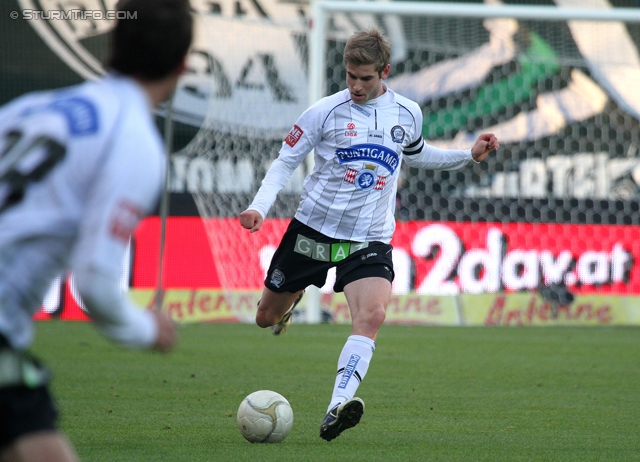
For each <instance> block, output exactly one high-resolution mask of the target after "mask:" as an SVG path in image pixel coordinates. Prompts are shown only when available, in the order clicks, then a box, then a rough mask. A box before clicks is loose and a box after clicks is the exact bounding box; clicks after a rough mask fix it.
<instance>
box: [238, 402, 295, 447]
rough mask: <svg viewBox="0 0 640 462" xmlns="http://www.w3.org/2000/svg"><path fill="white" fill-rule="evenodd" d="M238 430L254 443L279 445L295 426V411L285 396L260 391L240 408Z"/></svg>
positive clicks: (241, 404)
mask: <svg viewBox="0 0 640 462" xmlns="http://www.w3.org/2000/svg"><path fill="white" fill-rule="evenodd" d="M237 420H238V429H239V430H240V433H242V436H244V437H245V438H246V440H247V441H250V442H252V443H279V442H280V441H282V440H284V439H285V438H286V437H287V435H288V434H289V432H290V431H291V427H292V426H293V409H291V405H290V404H289V401H287V400H286V398H285V397H284V396H282V395H281V394H279V393H276V392H275V391H271V390H259V391H255V392H253V393H251V394H250V395H249V396H247V397H246V398H245V399H244V400H242V403H240V407H239V408H238V418H237Z"/></svg>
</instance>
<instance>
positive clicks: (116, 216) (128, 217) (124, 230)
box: [109, 199, 144, 243]
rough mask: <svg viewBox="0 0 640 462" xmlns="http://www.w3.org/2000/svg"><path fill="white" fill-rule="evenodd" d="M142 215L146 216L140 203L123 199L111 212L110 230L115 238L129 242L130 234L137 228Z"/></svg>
mask: <svg viewBox="0 0 640 462" xmlns="http://www.w3.org/2000/svg"><path fill="white" fill-rule="evenodd" d="M142 217H144V212H143V211H142V209H141V208H140V207H138V205H136V204H134V203H133V202H130V201H128V200H126V199H121V200H120V201H119V202H118V203H117V204H116V206H115V208H114V210H113V213H112V214H111V224H110V226H109V231H110V233H111V235H112V236H113V237H114V238H116V239H118V240H120V241H122V242H125V243H128V242H129V236H131V233H132V232H133V230H134V229H136V226H138V223H139V222H140V220H142Z"/></svg>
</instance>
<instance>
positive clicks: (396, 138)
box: [391, 125, 404, 143]
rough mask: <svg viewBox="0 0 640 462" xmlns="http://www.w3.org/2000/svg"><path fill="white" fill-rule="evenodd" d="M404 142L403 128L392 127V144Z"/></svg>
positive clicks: (398, 126)
mask: <svg viewBox="0 0 640 462" xmlns="http://www.w3.org/2000/svg"><path fill="white" fill-rule="evenodd" d="M403 140H404V128H402V127H401V126H400V125H394V126H393V127H392V128H391V141H393V142H394V143H402V141H403Z"/></svg>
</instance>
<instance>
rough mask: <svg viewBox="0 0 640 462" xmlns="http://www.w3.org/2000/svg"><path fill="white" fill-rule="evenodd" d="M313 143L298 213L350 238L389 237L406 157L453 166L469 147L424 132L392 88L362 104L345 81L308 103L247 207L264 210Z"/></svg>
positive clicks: (410, 105) (415, 112) (464, 159)
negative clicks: (443, 145) (445, 143)
mask: <svg viewBox="0 0 640 462" xmlns="http://www.w3.org/2000/svg"><path fill="white" fill-rule="evenodd" d="M312 149H314V150H315V151H314V168H313V171H312V172H311V173H310V174H309V176H307V178H306V179H305V182H304V184H303V190H302V195H301V200H300V204H299V206H298V210H297V211H296V215H295V217H296V218H297V219H298V220H299V221H301V222H302V223H304V224H306V225H307V226H309V227H311V228H313V229H315V230H316V231H319V232H321V233H322V234H324V235H326V236H329V237H332V238H335V239H345V240H350V241H357V242H365V241H382V242H385V243H389V242H390V241H391V238H392V236H393V232H394V230H395V218H394V211H395V202H396V190H397V184H398V175H399V173H400V165H401V163H402V160H403V159H404V161H405V162H406V163H407V164H408V165H410V166H412V167H422V168H427V169H433V170H456V169H460V168H462V167H464V166H465V165H467V164H468V163H469V162H472V161H473V159H472V156H471V150H470V149H466V150H448V149H447V150H445V149H438V148H436V147H434V146H429V145H428V144H427V143H425V142H424V140H423V138H422V112H421V111H420V107H419V106H418V104H416V103H415V102H413V101H411V100H409V99H407V98H405V97H403V96H400V95H398V94H396V93H394V92H393V91H391V90H390V89H388V88H387V90H386V92H385V93H384V94H382V95H381V96H379V97H378V98H375V99H373V100H371V101H369V102H367V103H366V104H364V105H358V104H355V103H354V102H353V101H352V100H351V97H350V94H349V90H348V89H345V90H343V91H341V92H338V93H335V94H334V95H332V96H328V97H326V98H323V99H321V100H320V101H318V102H317V103H316V104H314V105H312V106H311V107H310V108H309V109H307V110H306V111H305V112H304V113H303V114H302V115H301V116H300V118H299V119H298V121H297V122H296V124H295V125H294V126H293V128H292V130H291V131H290V132H289V135H288V136H287V138H286V139H285V141H284V142H283V143H282V148H281V149H280V153H279V156H278V158H277V159H276V160H275V161H274V163H273V164H272V166H271V168H270V169H269V171H268V172H267V175H266V176H265V178H264V180H263V182H262V185H261V187H260V189H259V191H258V193H257V195H256V197H255V198H254V200H253V202H252V204H251V205H250V206H249V209H252V210H256V211H257V212H259V213H260V214H261V215H262V216H263V217H266V216H267V213H268V212H269V209H270V208H271V206H272V205H273V202H274V201H275V198H276V195H277V194H278V192H279V191H280V190H281V189H282V188H283V187H284V185H285V184H286V183H287V181H288V179H289V177H290V176H291V174H292V173H293V171H294V170H295V169H296V168H297V167H298V165H299V164H300V163H301V162H302V161H303V160H304V158H305V157H306V156H307V154H308V153H309V152H311V150H312Z"/></svg>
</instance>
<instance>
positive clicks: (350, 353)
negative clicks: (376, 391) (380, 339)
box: [327, 335, 376, 412]
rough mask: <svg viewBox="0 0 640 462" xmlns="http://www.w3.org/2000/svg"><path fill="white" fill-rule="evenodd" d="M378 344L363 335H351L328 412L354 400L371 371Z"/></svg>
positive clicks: (340, 362) (339, 360)
mask: <svg viewBox="0 0 640 462" xmlns="http://www.w3.org/2000/svg"><path fill="white" fill-rule="evenodd" d="M375 349H376V342H374V341H373V340H371V339H370V338H368V337H364V336H362V335H351V336H349V338H348V339H347V342H346V343H345V344H344V347H343V348H342V353H340V358H339V359H338V376H337V377H336V382H335V385H334V387H333V395H332V396H331V403H330V404H329V408H328V409H327V412H329V410H330V409H331V408H332V407H334V406H335V405H336V404H338V403H344V402H345V401H347V400H349V399H351V398H353V397H354V396H355V394H356V390H357V389H358V386H359V385H360V382H362V380H364V376H365V375H366V373H367V370H368V369H369V363H370V362H371V358H372V356H373V351H374V350H375Z"/></svg>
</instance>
